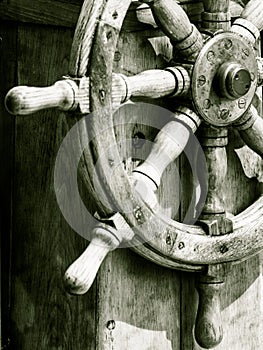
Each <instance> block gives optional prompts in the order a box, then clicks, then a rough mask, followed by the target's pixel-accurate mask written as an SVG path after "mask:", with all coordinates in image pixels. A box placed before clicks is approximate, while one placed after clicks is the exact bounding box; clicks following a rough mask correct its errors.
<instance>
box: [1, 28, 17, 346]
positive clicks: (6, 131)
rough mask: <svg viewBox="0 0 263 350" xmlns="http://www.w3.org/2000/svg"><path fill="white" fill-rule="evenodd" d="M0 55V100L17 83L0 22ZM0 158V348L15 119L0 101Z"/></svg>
mask: <svg viewBox="0 0 263 350" xmlns="http://www.w3.org/2000/svg"><path fill="white" fill-rule="evenodd" d="M0 29H1V57H0V72H1V74H0V75H1V84H0V96H1V101H3V100H4V96H5V95H6V93H7V91H8V90H9V89H10V88H11V87H12V86H13V85H15V84H16V83H17V78H16V71H17V47H16V42H17V25H16V24H15V23H13V24H12V23H9V22H2V23H1V24H0ZM0 115H1V118H0V158H1V163H2V164H3V166H2V167H1V172H0V188H1V189H0V193H1V201H2V203H3V205H2V209H1V214H2V220H1V301H2V303H1V320H2V321H1V340H2V344H1V346H2V348H3V349H4V348H7V347H8V344H9V338H10V327H11V325H10V292H11V276H10V268H11V265H10V261H11V247H12V242H11V241H12V191H13V175H14V173H13V172H14V169H13V165H14V139H15V135H14V130H15V119H14V118H13V117H12V116H10V115H8V113H7V111H6V109H5V107H4V104H3V103H1V104H0Z"/></svg>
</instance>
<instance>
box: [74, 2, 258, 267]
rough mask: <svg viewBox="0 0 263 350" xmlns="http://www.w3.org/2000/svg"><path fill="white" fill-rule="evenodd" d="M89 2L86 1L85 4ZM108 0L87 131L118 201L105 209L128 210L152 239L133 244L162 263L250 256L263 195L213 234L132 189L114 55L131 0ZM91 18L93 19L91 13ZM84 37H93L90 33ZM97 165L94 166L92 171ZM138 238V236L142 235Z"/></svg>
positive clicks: (93, 60)
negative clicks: (122, 149)
mask: <svg viewBox="0 0 263 350" xmlns="http://www.w3.org/2000/svg"><path fill="white" fill-rule="evenodd" d="M88 2H89V1H85V3H84V5H83V6H85V4H86V3H88ZM103 3H104V7H103V11H102V7H100V11H101V19H100V21H99V23H98V25H97V28H96V33H95V37H94V39H93V47H92V51H91V52H92V54H91V56H90V71H89V72H88V74H89V76H90V79H91V110H92V111H94V113H95V117H92V118H91V120H90V125H89V129H88V131H87V132H89V133H90V134H91V135H94V136H95V135H96V138H94V140H93V145H92V152H91V151H90V150H89V151H88V152H87V154H86V163H87V167H88V169H92V170H93V169H94V164H95V163H97V164H96V169H97V172H98V176H99V178H100V180H101V183H102V189H101V191H102V192H103V194H104V195H106V196H108V197H109V198H110V200H111V202H112V203H113V205H112V210H109V209H104V210H103V211H102V212H103V214H104V215H111V214H112V212H114V211H119V212H120V213H123V214H122V215H123V216H124V218H125V219H126V221H127V222H128V224H129V225H130V226H131V227H133V228H134V231H135V232H136V233H138V234H139V236H141V237H142V238H143V239H144V240H145V241H148V242H149V243H148V244H147V245H145V246H141V247H140V246H138V247H135V248H134V250H136V251H137V252H138V253H140V254H141V255H143V256H145V257H146V258H149V259H150V260H152V261H155V262H157V263H159V264H161V265H163V266H167V267H172V268H178V269H183V270H190V271H201V270H202V269H203V265H207V264H215V263H222V262H226V261H235V260H241V259H244V258H246V257H250V256H251V255H253V254H255V253H256V252H258V251H259V250H261V249H262V248H263V234H262V230H263V227H261V226H262V224H263V215H262V213H263V197H260V198H259V199H258V201H256V203H255V204H254V205H252V206H250V207H249V208H248V209H246V210H245V211H244V212H243V213H241V214H239V215H238V216H236V217H235V218H234V219H233V222H234V232H233V233H231V234H229V235H225V236H219V237H209V236H206V234H205V232H204V231H203V229H202V228H200V227H198V226H189V225H185V224H181V223H179V222H176V221H173V220H171V219H168V218H163V217H160V215H159V214H158V213H156V212H154V211H153V210H151V209H150V208H149V207H147V205H146V204H145V203H144V202H143V201H142V199H141V198H139V196H138V195H137V194H136V193H134V192H133V190H132V186H131V183H130V181H129V179H128V176H127V174H126V173H125V171H124V169H123V168H122V166H121V164H122V162H121V161H120V156H119V153H118V149H117V145H116V139H115V135H114V129H113V121H112V114H113V113H112V110H111V86H112V84H111V83H112V82H111V79H112V67H113V56H114V52H115V48H116V45H117V41H118V37H119V33H120V30H121V27H122V23H123V20H124V18H125V16H126V12H127V10H128V8H129V6H130V3H131V0H123V1H122V2H121V3H120V2H119V0H108V1H107V2H106V1H104V2H103ZM116 13H117V16H116ZM113 14H114V15H113ZM83 15H85V13H84V11H82V12H81V16H83ZM83 22H85V18H83V17H81V18H80V19H79V22H78V23H81V25H82V28H85V30H88V28H89V24H87V23H86V24H85V25H84V26H83ZM86 22H88V20H87V19H86ZM77 32H78V30H77ZM84 37H85V36H84ZM85 40H92V39H91V37H89V38H88V39H87V38H86V39H85ZM73 47H74V48H76V47H91V45H90V42H89V43H88V46H87V43H83V37H79V36H76V37H75V40H74V43H73ZM77 56H78V63H77V64H75V63H74V62H72V63H71V65H72V66H74V64H75V66H76V65H81V66H86V67H87V65H86V62H82V61H81V60H83V55H82V53H81V51H80V53H79V55H77ZM87 56H89V55H87V52H86V53H85V57H87ZM72 57H73V59H75V60H76V55H75V57H74V54H73V56H72ZM85 59H87V58H85ZM79 60H80V61H79ZM78 74H79V73H78ZM105 125H107V126H108V133H107V137H105V135H103V134H101V133H100V131H101V130H103V129H105ZM82 132H83V131H82ZM102 150H103V151H104V152H105V150H107V159H104V160H103V162H102V161H101V159H100V156H101V151H102ZM113 166H114V167H115V168H114V173H115V176H116V178H117V179H118V181H116V182H111V181H110V179H109V177H108V174H110V173H111V171H110V170H111V168H112V167H113ZM92 170H90V171H89V172H90V173H92ZM87 180H88V179H87ZM87 185H88V187H89V188H90V189H91V190H93V189H92V180H91V179H90V181H89V180H88V184H87ZM93 192H94V191H93ZM95 199H96V202H97V204H98V205H100V200H99V198H98V194H95ZM252 220H253V221H252ZM251 221H252V223H251ZM168 233H169V235H170V237H171V242H172V244H169V245H168V244H167V243H166V237H167V234H168ZM135 240H136V242H138V240H137V239H135ZM147 249H148V250H147ZM147 251H148V252H149V254H148V253H147Z"/></svg>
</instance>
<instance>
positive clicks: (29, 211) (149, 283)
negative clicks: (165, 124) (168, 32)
mask: <svg viewBox="0 0 263 350" xmlns="http://www.w3.org/2000/svg"><path fill="white" fill-rule="evenodd" d="M30 5H32V3H31V4H30ZM3 27H4V28H5V27H6V28H7V25H6V24H5V23H4V25H3ZM11 32H12V30H11ZM71 34H72V33H70V32H69V31H65V29H61V30H59V29H53V28H46V29H45V28H42V27H40V26H37V27H31V26H22V27H21V25H20V27H19V32H18V40H17V41H16V40H15V33H14V34H12V33H10V32H9V30H7V29H6V30H3V32H2V37H3V40H4V41H5V43H6V49H7V52H12V55H11V56H10V54H9V55H8V57H6V55H2V56H1V60H3V59H4V60H5V62H4V71H5V74H7V75H9V74H10V76H9V77H7V78H4V80H5V79H6V83H5V87H4V90H5V91H7V89H8V88H10V87H11V86H12V85H16V83H17V82H18V83H20V84H28V85H29V84H30V85H40V84H41V85H42V84H43V85H48V84H52V83H53V82H54V81H56V80H57V79H58V78H60V77H61V75H63V74H65V73H66V72H67V64H68V59H69V52H70V45H71V38H72V36H71ZM6 37H8V38H9V39H8V41H7V39H5V38H6ZM11 38H12V39H11ZM9 40H10V41H11V42H10V43H9ZM16 42H17V49H18V62H19V64H18V67H19V69H18V81H16V77H15V69H14V67H15V61H16V57H17V55H16V49H15V47H16ZM157 46H158V47H160V48H161V49H160V51H159V56H158V57H157V56H156V54H155V51H154V48H153V47H152V46H151V44H150V43H149V42H148V41H145V39H143V38H142V37H140V36H139V35H136V34H129V35H123V36H122V37H121V39H120V41H119V45H118V50H119V52H120V60H119V61H115V64H114V71H116V72H118V71H120V72H121V73H124V74H136V73H138V72H139V71H142V70H145V69H150V68H152V67H155V66H158V67H159V68H163V67H164V66H165V64H166V63H165V62H166V59H165V58H166V57H167V55H168V57H169V54H167V51H166V44H165V45H162V43H159V44H158V45H157ZM142 47H144V48H145V50H142ZM131 48H132V49H131ZM146 48H147V49H146ZM10 57H12V60H10ZM32 62H33V63H32ZM7 64H11V65H12V67H13V73H12V70H9V71H7V70H6V69H7ZM2 76H4V75H2ZM121 117H123V115H120V118H121ZM126 117H127V120H130V118H131V117H132V116H131V115H127V116H126ZM133 117H134V116H133ZM7 118H9V119H7V120H6V124H7V125H6V126H5V139H6V138H7V139H8V141H7V143H8V145H10V148H11V144H13V143H12V142H11V144H10V139H9V136H8V132H9V133H10V132H11V130H12V123H13V122H14V121H13V119H10V118H11V117H10V116H7ZM145 118H146V119H144V121H146V120H148V119H147V118H149V120H150V116H147V117H146V116H145ZM72 123H74V121H71V120H70V118H65V117H64V116H63V115H62V114H60V113H59V112H54V111H45V112H39V113H38V114H35V115H32V116H31V117H21V119H19V118H17V119H16V144H15V184H14V196H13V203H14V209H13V231H14V232H13V250H12V260H13V261H12V266H13V267H12V273H11V277H12V285H11V286H12V295H11V315H12V325H11V326H12V327H11V329H12V332H11V344H12V345H13V348H19V349H25V350H26V349H30V348H38V349H43V350H44V349H47V348H48V349H52V350H53V349H54V350H55V349H77V350H78V349H79V350H83V349H91V350H93V349H97V350H102V349H103V350H104V349H106V350H108V349H112V347H115V349H117V350H119V349H129V350H137V349H138V348H139V349H140V350H146V349H149V348H150V349H153V350H159V349H160V348H161V349H165V350H166V349H168V350H171V349H173V350H174V349H176V350H177V349H180V348H181V349H183V350H192V349H195V350H197V349H198V350H199V349H200V348H199V347H198V346H197V345H196V344H195V343H194V341H193V325H194V318H195V313H196V305H197V293H196V291H195V288H194V274H190V273H179V272H176V271H171V270H168V269H165V268H162V267H158V266H155V265H154V264H152V263H150V262H148V261H147V260H144V259H143V258H141V257H139V256H138V255H136V254H134V253H133V252H131V251H129V250H126V249H122V250H118V251H117V252H114V253H110V255H109V257H108V258H107V259H106V261H105V263H104V264H103V266H102V269H101V272H100V274H99V277H98V278H97V282H96V286H94V288H92V290H90V291H89V293H88V294H87V295H86V296H82V297H81V298H79V297H77V298H76V297H72V296H69V295H67V294H66V293H65V291H64V289H63V288H62V276H63V274H64V271H65V269H66V267H67V266H68V265H69V264H70V263H71V262H72V261H73V260H74V259H75V258H76V257H77V256H78V255H79V254H80V253H81V252H82V251H83V249H84V247H85V246H86V244H87V242H86V241H85V240H83V239H81V238H80V237H78V236H77V235H76V234H75V233H74V232H72V230H71V229H69V227H68V225H67V224H66V223H65V221H64V218H63V217H62V216H61V214H60V212H59V209H58V207H57V203H56V201H55V196H54V191H53V180H52V174H53V166H54V162H55V157H56V152H57V150H58V147H59V145H60V143H61V141H62V139H63V137H64V136H65V134H66V132H67V130H68V129H69V128H70V126H71V124H72ZM160 126H161V125H160ZM117 132H118V134H119V137H120V138H121V135H125V137H126V135H135V134H137V133H140V132H142V133H143V134H144V135H145V136H146V138H149V139H153V138H154V136H155V131H152V130H151V129H150V128H147V127H146V126H141V125H140V123H139V122H137V121H136V120H135V121H134V124H133V125H132V126H131V128H130V129H128V130H126V129H124V128H123V126H120V127H119V128H118V130H117ZM230 140H231V142H230V145H229V146H228V147H227V154H228V162H229V164H230V166H229V168H228V174H227V182H226V186H225V188H227V191H226V192H225V202H226V203H227V210H228V211H230V212H232V213H233V214H236V213H237V212H239V211H241V210H243V209H244V208H246V207H247V206H248V205H249V204H251V203H252V202H253V200H254V199H255V198H256V197H257V196H258V194H259V192H258V190H257V183H256V181H255V180H251V179H250V180H249V179H247V178H246V177H245V176H244V174H243V170H242V167H241V164H240V162H239V160H238V158H237V156H236V154H235V152H234V147H238V146H240V144H242V142H241V141H240V138H239V137H238V136H237V135H233V134H232V133H231V137H230ZM5 147H7V146H5ZM6 152H7V151H6V150H5V152H4V153H5V157H6V158H9V157H7V153H6ZM123 152H124V150H123ZM134 152H135V153H134V158H136V157H138V158H137V159H139V158H140V155H142V154H143V152H147V150H146V149H145V148H143V149H136V150H134ZM10 159H11V158H10ZM135 163H136V162H135ZM186 163H187V161H186V162H185V163H184V162H183V160H182V158H181V159H180V160H177V162H176V165H177V168H178V169H179V170H180V176H179V174H175V167H174V166H173V165H170V166H168V169H167V170H166V172H165V174H164V176H163V178H162V183H161V186H160V190H159V197H160V199H161V202H162V203H163V206H164V207H165V209H166V210H167V211H168V212H169V215H171V216H173V217H175V218H179V216H180V217H181V218H183V217H184V213H185V212H186V211H187V209H188V203H189V200H188V198H187V197H191V193H190V192H191V190H190V189H191V186H190V182H191V180H190V179H189V171H190V170H189V168H188V166H187V165H186ZM128 166H129V163H128V162H127V167H128ZM179 166H180V168H179ZM4 177H6V178H7V179H6V181H9V180H8V177H9V175H4ZM182 184H183V188H182V193H183V198H182V199H181V202H180V198H178V193H179V189H180V186H181V185H182ZM6 192H8V194H7V195H9V189H8V188H6ZM84 192H85V191H84ZM87 202H89V201H87ZM178 202H180V203H178ZM178 204H181V208H180V211H178V210H177V209H178ZM7 215H8V213H7ZM261 274H262V260H260V256H256V257H254V258H252V259H250V260H248V261H247V262H244V263H242V264H240V265H236V266H234V267H233V271H232V272H231V273H230V276H229V278H228V280H227V282H226V285H225V289H224V292H223V294H222V295H221V303H222V305H223V313H222V317H223V324H224V325H225V334H224V339H223V342H222V344H221V345H220V346H219V347H218V349H220V350H226V349H234V350H240V349H244V350H251V349H259V348H260V346H261V344H262V339H261V337H262V330H261V324H262V310H261V308H260V305H261V304H260V303H261V302H262V279H261V278H262V277H260V276H261ZM95 310H97V311H95ZM95 313H96V319H97V321H98V323H97V324H96V323H95ZM108 321H115V326H114V322H108ZM95 327H96V330H95ZM95 333H97V334H99V335H98V336H97V337H96V336H95ZM95 343H96V344H95ZM11 348H12V347H11Z"/></svg>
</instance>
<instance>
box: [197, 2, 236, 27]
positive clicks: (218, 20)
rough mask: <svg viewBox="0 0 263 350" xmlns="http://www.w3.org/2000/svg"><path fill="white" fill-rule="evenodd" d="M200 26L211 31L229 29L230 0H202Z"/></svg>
mask: <svg viewBox="0 0 263 350" xmlns="http://www.w3.org/2000/svg"><path fill="white" fill-rule="evenodd" d="M203 4H204V12H203V13H202V26H203V27H204V28H207V29H209V30H211V31H217V30H219V29H223V30H229V28H230V23H231V14H230V0H220V1H218V0H204V1H203Z"/></svg>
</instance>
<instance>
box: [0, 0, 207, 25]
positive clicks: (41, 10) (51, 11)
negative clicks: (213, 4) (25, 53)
mask: <svg viewBox="0 0 263 350" xmlns="http://www.w3.org/2000/svg"><path fill="white" fill-rule="evenodd" d="M178 2H179V1H178ZM82 3H83V1H82V0H73V1H68V0H35V1H34V2H32V1H30V0H3V1H1V3H0V18H1V19H2V20H11V21H18V22H30V23H37V24H45V25H53V26H61V27H69V28H75V26H76V23H77V20H78V16H79V13H80V9H81V5H82ZM180 3H181V4H182V6H183V8H184V10H186V11H187V12H188V13H189V16H190V18H191V19H192V21H194V22H196V21H199V20H200V14H201V9H202V2H201V1H185V0H183V1H180ZM140 4H141V3H140V1H137V0H134V1H133V4H132V6H131V8H130V10H129V12H128V14H127V18H126V19H125V22H124V28H125V30H126V31H139V30H145V29H147V28H151V27H150V26H149V25H145V24H143V23H139V22H138V20H137V18H136V13H135V9H136V8H137V7H138V6H139V5H140Z"/></svg>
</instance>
